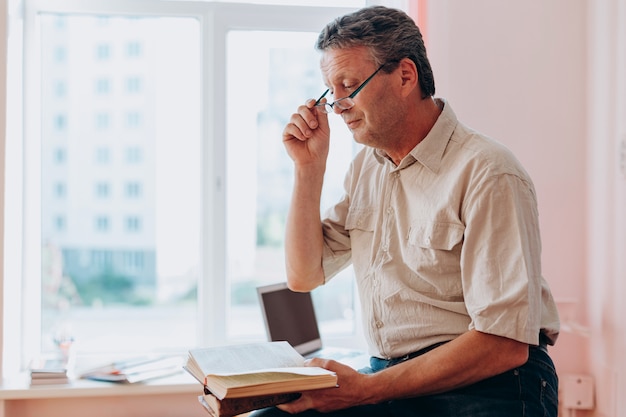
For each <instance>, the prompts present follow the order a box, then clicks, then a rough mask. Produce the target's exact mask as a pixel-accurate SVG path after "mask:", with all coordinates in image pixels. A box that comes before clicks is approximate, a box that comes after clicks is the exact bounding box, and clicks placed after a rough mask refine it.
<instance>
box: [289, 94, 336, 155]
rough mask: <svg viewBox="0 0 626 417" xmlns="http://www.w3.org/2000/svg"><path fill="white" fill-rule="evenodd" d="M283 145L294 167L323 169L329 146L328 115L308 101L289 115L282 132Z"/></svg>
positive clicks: (313, 102) (312, 101)
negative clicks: (316, 166) (310, 165)
mask: <svg viewBox="0 0 626 417" xmlns="http://www.w3.org/2000/svg"><path fill="white" fill-rule="evenodd" d="M283 143H284V145H285V148H286V149H287V153H288V154H289V156H290V157H291V159H293V161H294V163H295V164H296V165H301V166H303V165H307V164H311V163H313V164H322V165H323V166H324V167H325V164H326V158H327V157H328V148H329V144H330V127H329V126H328V114H326V113H324V112H322V111H318V108H317V107H315V100H313V99H311V100H308V101H307V102H306V103H305V104H303V105H302V106H300V107H298V111H297V112H296V113H294V114H292V115H291V118H290V119H289V123H288V124H287V125H286V126H285V129H284V130H283Z"/></svg>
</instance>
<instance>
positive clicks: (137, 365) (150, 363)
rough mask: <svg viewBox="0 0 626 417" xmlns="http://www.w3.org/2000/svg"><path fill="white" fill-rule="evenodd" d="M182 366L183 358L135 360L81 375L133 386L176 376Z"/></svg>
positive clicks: (161, 357)
mask: <svg viewBox="0 0 626 417" xmlns="http://www.w3.org/2000/svg"><path fill="white" fill-rule="evenodd" d="M182 365H183V358H182V357H180V356H160V357H156V358H135V359H130V360H125V361H119V362H113V363H109V364H106V365H104V366H100V367H97V368H94V369H91V370H88V371H86V372H83V373H82V374H81V378H83V379H90V380H94V381H107V382H121V383H130V384H133V383H136V382H143V381H147V380H150V379H155V378H161V377H165V376H170V375H174V374H176V373H179V372H181V371H182Z"/></svg>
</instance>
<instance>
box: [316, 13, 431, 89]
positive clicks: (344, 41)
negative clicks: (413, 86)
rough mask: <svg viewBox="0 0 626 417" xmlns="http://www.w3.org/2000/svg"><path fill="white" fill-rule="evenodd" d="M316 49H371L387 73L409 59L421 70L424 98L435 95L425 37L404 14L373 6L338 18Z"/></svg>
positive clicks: (322, 34) (420, 78) (377, 61)
mask: <svg viewBox="0 0 626 417" xmlns="http://www.w3.org/2000/svg"><path fill="white" fill-rule="evenodd" d="M315 46H316V48H317V49H318V50H320V51H325V50H328V49H343V48H351V47H356V46H365V47H368V48H369V49H370V51H371V53H372V59H373V60H374V63H375V64H376V65H377V66H380V65H383V64H388V65H386V66H385V68H383V71H386V72H391V71H393V70H394V69H395V68H397V67H398V64H399V62H400V60H402V59H404V58H409V59H410V60H411V61H413V62H414V63H415V65H416V66H417V72H418V76H419V84H420V88H421V90H422V98H426V97H430V96H433V95H434V94H435V79H434V77H433V70H432V68H431V67H430V62H429V61H428V57H427V55H426V47H425V46H424V40H423V38H422V33H421V32H420V30H419V28H418V27H417V25H416V24H415V22H414V21H413V19H411V18H410V17H409V16H408V15H407V14H406V13H404V12H403V11H401V10H397V9H392V8H388V7H384V6H372V7H366V8H363V9H360V10H358V11H356V12H354V13H350V14H347V15H345V16H341V17H338V18H337V19H335V20H334V21H332V22H331V23H329V24H328V25H326V27H325V28H324V29H323V30H322V32H321V33H320V35H319V37H318V39H317V44H316V45H315Z"/></svg>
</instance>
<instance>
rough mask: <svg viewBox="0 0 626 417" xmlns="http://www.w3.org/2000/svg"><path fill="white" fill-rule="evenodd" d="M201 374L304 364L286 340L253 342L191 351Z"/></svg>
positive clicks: (219, 373) (223, 373)
mask: <svg viewBox="0 0 626 417" xmlns="http://www.w3.org/2000/svg"><path fill="white" fill-rule="evenodd" d="M190 354H191V357H192V358H193V360H194V361H195V362H196V363H197V365H198V366H199V368H200V369H201V370H202V374H203V375H205V376H206V375H207V374H213V375H229V374H230V375H232V374H237V373H250V372H251V371H256V370H261V369H273V368H293V367H304V358H303V357H302V356H301V355H300V354H299V353H298V352H296V350H295V349H294V348H293V347H291V345H289V344H288V343H287V342H268V343H254V344H244V345H234V346H224V347H215V348H205V349H194V350H191V351H190Z"/></svg>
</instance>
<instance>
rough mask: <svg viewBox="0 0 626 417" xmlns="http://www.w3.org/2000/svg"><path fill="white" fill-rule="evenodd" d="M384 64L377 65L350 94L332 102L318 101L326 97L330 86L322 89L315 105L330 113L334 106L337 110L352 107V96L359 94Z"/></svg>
mask: <svg viewBox="0 0 626 417" xmlns="http://www.w3.org/2000/svg"><path fill="white" fill-rule="evenodd" d="M384 66H385V64H383V65H381V66H380V67H378V69H377V70H376V71H374V73H373V74H372V75H370V76H369V77H367V79H366V80H365V81H363V83H361V85H360V86H358V87H357V89H356V90H354V91H353V92H352V94H350V95H349V96H347V97H343V98H340V99H337V100H335V101H333V102H332V103H320V101H322V99H323V98H324V97H326V94H328V92H329V91H330V88H329V89H327V90H326V91H324V94H322V95H321V96H320V98H318V99H317V101H316V102H315V106H316V107H317V108H318V109H319V110H320V111H322V112H324V113H332V112H333V111H334V109H335V106H336V107H337V108H338V109H339V110H349V109H351V108H352V107H354V100H353V98H354V97H355V96H356V95H357V94H359V91H361V90H362V89H363V87H365V86H366V85H367V83H369V82H370V80H371V79H372V78H374V75H376V74H378V71H380V70H381V69H382V68H383V67H384Z"/></svg>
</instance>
